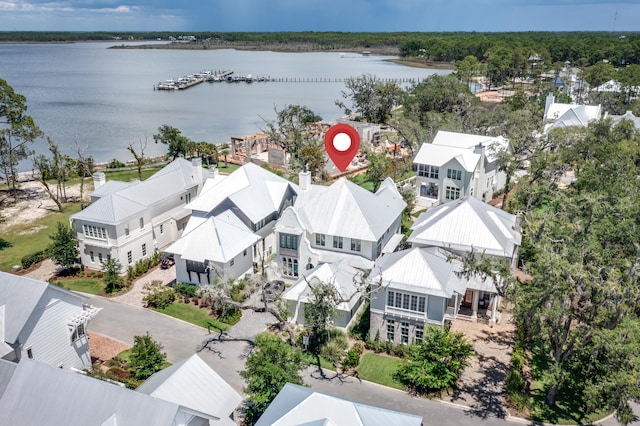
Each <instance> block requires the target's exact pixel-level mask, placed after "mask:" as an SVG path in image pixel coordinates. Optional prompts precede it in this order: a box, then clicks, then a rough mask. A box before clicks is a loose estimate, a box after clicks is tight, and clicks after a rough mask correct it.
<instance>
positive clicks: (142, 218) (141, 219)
mask: <svg viewBox="0 0 640 426" xmlns="http://www.w3.org/2000/svg"><path fill="white" fill-rule="evenodd" d="M140 229H144V217H141V218H140Z"/></svg>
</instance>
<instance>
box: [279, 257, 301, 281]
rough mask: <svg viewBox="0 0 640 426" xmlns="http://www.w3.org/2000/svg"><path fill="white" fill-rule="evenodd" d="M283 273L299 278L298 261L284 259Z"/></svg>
mask: <svg viewBox="0 0 640 426" xmlns="http://www.w3.org/2000/svg"><path fill="white" fill-rule="evenodd" d="M282 273H283V274H284V275H287V276H289V277H297V276H298V259H292V258H290V257H282Z"/></svg>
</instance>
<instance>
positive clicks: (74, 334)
mask: <svg viewBox="0 0 640 426" xmlns="http://www.w3.org/2000/svg"><path fill="white" fill-rule="evenodd" d="M85 335H86V332H85V329H84V323H83V324H78V325H77V326H75V327H73V329H72V330H71V341H72V342H75V341H76V340H79V339H81V338H82V337H83V336H85Z"/></svg>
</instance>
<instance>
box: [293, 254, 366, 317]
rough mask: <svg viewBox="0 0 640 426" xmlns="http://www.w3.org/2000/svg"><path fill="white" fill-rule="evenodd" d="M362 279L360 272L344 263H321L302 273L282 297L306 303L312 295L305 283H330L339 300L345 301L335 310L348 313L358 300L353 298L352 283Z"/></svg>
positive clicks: (353, 287) (353, 284)
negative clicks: (339, 297)
mask: <svg viewBox="0 0 640 426" xmlns="http://www.w3.org/2000/svg"><path fill="white" fill-rule="evenodd" d="M362 277H363V273H362V271H359V270H358V269H355V268H353V267H351V266H349V265H347V264H346V263H344V262H341V263H322V264H320V265H318V266H316V267H315V268H313V269H309V270H308V271H304V272H303V273H302V276H301V277H300V278H299V279H298V281H296V283H295V284H294V285H293V286H291V288H289V289H288V290H287V291H286V292H285V293H284V294H283V295H282V297H283V298H284V299H286V300H293V301H301V302H303V303H307V302H308V301H309V300H310V297H311V294H312V293H311V289H310V288H309V285H308V284H307V282H309V283H311V285H314V284H319V283H330V284H332V285H333V287H334V288H335V289H336V290H337V292H338V294H339V295H340V296H341V298H342V299H343V300H345V301H344V302H340V303H339V304H338V305H337V306H336V308H337V309H339V310H341V311H350V310H351V308H353V307H354V306H355V305H356V303H357V302H358V300H359V299H360V296H359V295H356V296H353V295H354V294H355V293H356V291H357V287H356V285H355V283H354V281H357V280H359V279H360V278H362ZM352 296H353V297H352Z"/></svg>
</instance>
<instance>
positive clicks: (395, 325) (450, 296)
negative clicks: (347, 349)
mask: <svg viewBox="0 0 640 426" xmlns="http://www.w3.org/2000/svg"><path fill="white" fill-rule="evenodd" d="M461 270H462V264H461V262H460V261H458V260H455V259H450V253H448V252H447V251H446V250H443V249H440V248H438V247H428V248H419V247H414V248H411V249H407V250H402V251H398V252H395V253H388V254H385V255H384V256H382V257H381V258H380V259H378V260H377V261H376V264H375V266H374V267H373V269H372V271H371V274H369V277H368V282H369V283H370V285H371V292H372V294H371V311H370V312H371V313H370V329H369V335H370V336H371V338H375V336H378V337H379V338H380V339H382V340H386V341H390V342H393V343H395V344H409V343H420V342H422V339H423V336H424V328H425V326H428V325H438V326H442V325H443V324H444V322H445V320H449V321H453V320H455V319H457V318H458V314H459V308H460V305H461V303H462V300H463V298H464V295H465V293H466V291H467V290H471V291H473V290H474V289H483V290H485V292H484V293H483V294H487V295H490V296H491V298H492V299H491V300H495V301H497V298H496V295H497V291H496V289H495V286H494V285H493V283H492V282H491V281H490V280H486V282H485V281H483V280H480V279H475V278H472V279H469V280H468V279H465V278H463V277H459V276H458V275H457V274H456V272H459V271H461ZM483 305H484V303H483ZM483 308H485V309H487V308H488V306H483ZM491 308H492V307H491ZM491 308H490V309H489V310H488V312H492V313H493V315H494V317H493V320H494V323H495V320H496V319H495V314H496V313H495V311H493V310H492V309H491ZM462 315H464V314H462ZM468 319H470V320H476V319H477V311H476V312H475V316H473V315H470V316H469V318H468Z"/></svg>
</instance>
